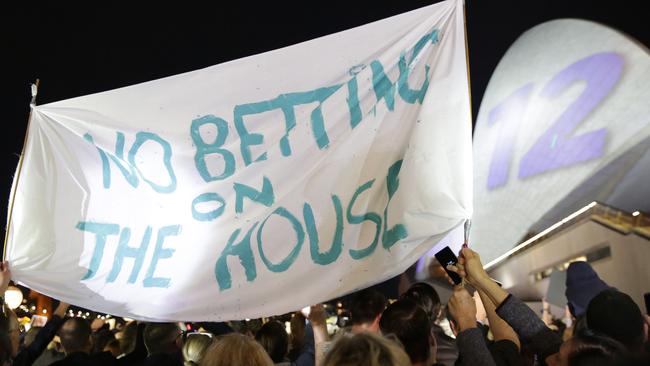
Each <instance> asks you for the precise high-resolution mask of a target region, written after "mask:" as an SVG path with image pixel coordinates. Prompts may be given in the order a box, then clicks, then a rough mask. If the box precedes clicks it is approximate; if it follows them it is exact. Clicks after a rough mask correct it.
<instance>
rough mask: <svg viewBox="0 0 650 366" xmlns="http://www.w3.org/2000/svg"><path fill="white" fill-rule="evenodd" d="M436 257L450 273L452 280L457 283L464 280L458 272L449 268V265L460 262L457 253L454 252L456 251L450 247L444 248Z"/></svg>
mask: <svg viewBox="0 0 650 366" xmlns="http://www.w3.org/2000/svg"><path fill="white" fill-rule="evenodd" d="M435 257H436V259H437V260H438V262H440V265H441V266H442V268H443V269H444V270H445V272H447V275H449V277H450V278H451V280H452V281H454V283H455V284H456V285H458V284H460V283H461V282H463V280H462V279H461V278H460V276H459V275H458V274H457V273H455V272H452V271H450V270H448V269H447V266H448V265H450V264H453V265H456V263H458V257H456V254H454V252H453V251H452V250H451V249H450V248H449V247H444V248H442V250H440V251H439V252H438V253H436V254H435Z"/></svg>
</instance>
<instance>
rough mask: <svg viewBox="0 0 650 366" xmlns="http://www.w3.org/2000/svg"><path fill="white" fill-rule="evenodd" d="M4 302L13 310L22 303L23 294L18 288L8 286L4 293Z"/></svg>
mask: <svg viewBox="0 0 650 366" xmlns="http://www.w3.org/2000/svg"><path fill="white" fill-rule="evenodd" d="M4 295H5V302H6V303H7V305H8V306H9V308H10V309H15V308H17V307H19V306H20V304H21V303H22V302H23V292H22V291H20V289H19V288H18V287H15V286H9V287H8V288H7V291H6V292H5V293H4Z"/></svg>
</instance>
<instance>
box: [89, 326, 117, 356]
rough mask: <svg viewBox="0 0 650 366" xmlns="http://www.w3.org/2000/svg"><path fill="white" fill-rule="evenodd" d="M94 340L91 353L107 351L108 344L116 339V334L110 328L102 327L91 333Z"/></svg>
mask: <svg viewBox="0 0 650 366" xmlns="http://www.w3.org/2000/svg"><path fill="white" fill-rule="evenodd" d="M91 340H92V350H91V351H90V354H91V355H95V354H99V353H102V352H108V351H106V346H107V345H108V344H109V343H110V342H112V341H114V340H115V334H113V332H111V331H110V330H108V329H105V328H101V329H99V330H98V331H96V332H93V333H92V335H91Z"/></svg>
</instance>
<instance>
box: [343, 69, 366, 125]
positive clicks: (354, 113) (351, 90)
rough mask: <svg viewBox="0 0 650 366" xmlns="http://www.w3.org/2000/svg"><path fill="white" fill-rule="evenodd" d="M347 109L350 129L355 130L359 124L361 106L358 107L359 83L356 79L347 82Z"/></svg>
mask: <svg viewBox="0 0 650 366" xmlns="http://www.w3.org/2000/svg"><path fill="white" fill-rule="evenodd" d="M347 85H348V97H347V98H346V101H347V103H348V109H349V111H350V127H351V128H355V127H357V125H358V124H359V122H361V118H362V117H361V116H362V114H361V106H360V105H359V83H358V82H357V77H356V76H355V77H353V78H352V79H350V80H348V84H347Z"/></svg>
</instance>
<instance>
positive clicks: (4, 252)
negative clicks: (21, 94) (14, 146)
mask: <svg viewBox="0 0 650 366" xmlns="http://www.w3.org/2000/svg"><path fill="white" fill-rule="evenodd" d="M40 83H41V80H40V79H36V82H35V83H34V84H32V87H31V92H32V99H31V100H30V102H29V115H28V116H27V129H26V130H25V139H24V140H23V148H22V150H21V152H20V157H19V158H18V168H17V169H16V176H15V178H14V183H15V184H14V185H13V187H12V188H13V189H12V192H11V197H10V198H9V212H8V216H7V227H6V228H5V241H4V245H3V246H2V261H4V260H5V258H6V257H7V242H8V241H9V230H10V228H11V217H12V215H13V212H14V201H15V199H16V191H18V183H19V181H20V173H21V171H22V169H23V158H24V156H25V146H27V138H28V137H29V124H30V122H31V120H32V109H33V108H34V107H35V106H36V95H37V94H38V86H39V85H40Z"/></svg>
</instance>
